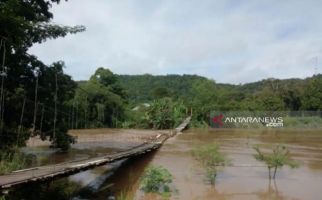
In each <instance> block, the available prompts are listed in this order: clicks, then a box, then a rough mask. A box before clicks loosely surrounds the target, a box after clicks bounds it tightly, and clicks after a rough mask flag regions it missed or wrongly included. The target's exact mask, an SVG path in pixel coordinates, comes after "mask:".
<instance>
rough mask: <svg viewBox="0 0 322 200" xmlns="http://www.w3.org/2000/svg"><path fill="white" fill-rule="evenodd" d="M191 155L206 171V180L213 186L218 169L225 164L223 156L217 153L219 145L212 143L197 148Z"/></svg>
mask: <svg viewBox="0 0 322 200" xmlns="http://www.w3.org/2000/svg"><path fill="white" fill-rule="evenodd" d="M192 155H193V156H194V157H195V158H196V159H197V160H198V161H199V162H200V163H201V165H202V166H203V167H204V168H205V169H206V178H207V180H208V181H209V182H210V184H212V185H214V184H215V181H216V177H217V171H218V167H220V166H225V165H226V163H227V160H226V158H225V156H224V155H223V154H222V153H220V152H219V145H218V144H216V143H213V144H207V145H204V146H201V147H198V148H196V149H194V150H193V151H192Z"/></svg>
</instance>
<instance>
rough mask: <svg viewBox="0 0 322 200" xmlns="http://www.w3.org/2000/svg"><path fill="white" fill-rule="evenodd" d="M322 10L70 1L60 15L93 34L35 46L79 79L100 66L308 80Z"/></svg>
mask: <svg viewBox="0 0 322 200" xmlns="http://www.w3.org/2000/svg"><path fill="white" fill-rule="evenodd" d="M321 8H322V1H320V0H283V1H281V0H267V1H265V0H261V1H258V0H254V1H251V0H245V1H243V0H231V1H229V0H222V1H221V0H202V1H200V0H158V1H152V0H132V1H131V0H90V1H89V0H69V1H68V2H61V3H60V4H59V5H58V6H53V8H52V12H53V13H54V20H53V21H54V22H55V23H58V24H64V25H84V26H86V28H87V30H86V32H83V33H79V34H76V35H70V36H67V37H65V38H61V39H56V40H49V41H46V42H45V43H43V44H40V45H35V46H34V47H33V48H32V49H31V50H30V52H31V53H33V54H35V55H37V56H38V57H39V58H40V59H41V60H42V61H44V62H45V63H47V64H50V63H52V62H53V61H57V60H63V61H65V63H66V66H67V68H66V70H65V71H66V72H67V73H68V74H70V75H72V77H73V78H74V79H75V80H86V79H88V78H89V77H90V75H91V74H93V73H94V71H95V69H96V68H97V67H99V66H103V67H106V68H110V69H111V70H112V71H113V72H114V73H117V74H144V73H150V74H198V75H202V76H206V77H208V78H211V79H214V80H216V81H217V82H223V83H245V82H251V81H256V80H260V79H264V78H269V77H275V78H290V77H300V78H303V77H307V76H311V75H312V74H313V73H314V71H315V70H314V68H315V67H317V68H318V71H319V72H320V73H321V71H322V70H321V62H322V56H321V55H322V11H321ZM316 58H317V59H316Z"/></svg>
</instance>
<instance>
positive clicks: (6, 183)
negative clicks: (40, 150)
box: [0, 117, 191, 191]
mask: <svg viewBox="0 0 322 200" xmlns="http://www.w3.org/2000/svg"><path fill="white" fill-rule="evenodd" d="M190 120H191V117H187V118H186V119H185V120H184V121H183V122H182V123H181V124H180V125H179V126H178V127H177V128H175V129H173V130H167V131H157V130H156V131H155V132H156V134H154V137H153V138H150V139H149V140H147V141H142V143H141V144H139V145H137V146H134V147H131V148H130V149H125V150H122V151H118V152H115V153H110V154H107V155H104V156H100V157H95V158H90V159H83V160H75V161H70V162H64V163H60V164H55V165H46V166H40V167H35V168H28V169H23V170H18V171H14V172H12V173H10V174H7V175H2V176H0V190H2V191H3V190H6V189H10V188H13V187H17V186H21V185H23V184H28V183H34V182H42V181H48V180H52V179H55V178H59V177H64V176H68V175H72V174H75V173H78V172H80V171H84V170H88V169H91V168H94V167H97V166H101V165H104V164H107V163H112V162H115V161H117V160H122V159H126V158H132V157H136V156H139V155H142V154H146V153H148V152H151V151H154V150H156V149H158V148H160V147H161V145H162V144H163V143H164V142H165V141H166V140H167V139H168V138H170V137H173V136H175V135H176V134H177V133H179V132H181V131H183V130H184V129H185V128H186V127H187V126H188V124H189V122H190Z"/></svg>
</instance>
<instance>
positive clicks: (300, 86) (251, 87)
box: [118, 74, 322, 111]
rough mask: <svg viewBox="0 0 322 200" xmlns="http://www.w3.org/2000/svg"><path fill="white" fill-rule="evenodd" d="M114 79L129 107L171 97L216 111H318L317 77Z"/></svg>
mask: <svg viewBox="0 0 322 200" xmlns="http://www.w3.org/2000/svg"><path fill="white" fill-rule="evenodd" d="M118 78H119V81H120V84H121V86H122V87H124V88H125V90H126V93H127V95H128V99H129V101H130V102H131V103H133V104H136V103H142V102H149V101H151V100H153V99H156V98H160V97H171V98H173V99H179V100H183V101H184V102H185V103H186V104H187V105H189V104H193V101H198V100H197V99H199V101H202V102H203V103H204V104H203V105H209V106H211V107H213V109H216V110H270V111H280V110H282V111H286V110H292V111H294V110H295V111H297V110H311V111H316V110H322V75H321V74H319V75H315V76H313V77H309V78H306V79H295V78H294V79H284V80H280V79H274V78H270V79H265V80H262V81H258V82H253V83H247V84H241V85H233V84H221V83H216V82H215V81H212V80H209V79H207V78H205V77H201V76H197V75H165V76H153V75H149V74H145V75H118ZM209 97H211V98H209ZM205 100H207V101H205Z"/></svg>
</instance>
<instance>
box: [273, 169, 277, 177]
mask: <svg viewBox="0 0 322 200" xmlns="http://www.w3.org/2000/svg"><path fill="white" fill-rule="evenodd" d="M276 171H277V167H275V169H274V176H273V179H275V176H276Z"/></svg>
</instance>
